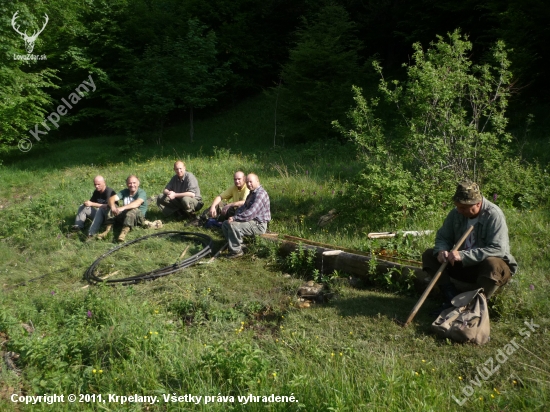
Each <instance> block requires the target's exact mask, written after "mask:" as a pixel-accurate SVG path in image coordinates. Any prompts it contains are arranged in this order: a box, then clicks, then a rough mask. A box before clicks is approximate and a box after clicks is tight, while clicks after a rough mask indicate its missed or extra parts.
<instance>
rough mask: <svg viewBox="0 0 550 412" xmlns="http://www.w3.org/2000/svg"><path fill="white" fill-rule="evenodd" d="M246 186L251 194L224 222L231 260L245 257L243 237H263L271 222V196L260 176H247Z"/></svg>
mask: <svg viewBox="0 0 550 412" xmlns="http://www.w3.org/2000/svg"><path fill="white" fill-rule="evenodd" d="M246 186H247V187H248V189H249V190H250V194H249V195H248V197H247V198H246V200H245V202H244V205H242V206H241V207H240V208H238V209H237V211H236V212H235V216H233V217H230V218H229V219H228V220H226V221H225V222H223V225H222V230H223V235H224V236H225V238H226V239H227V242H228V244H229V253H230V255H229V259H233V258H238V257H240V256H242V255H243V251H242V243H243V236H254V235H261V234H262V233H265V231H266V230H267V223H268V222H269V221H270V220H271V211H270V207H269V196H268V194H267V192H266V191H265V189H264V188H263V187H262V186H261V185H260V181H259V179H258V176H256V175H255V174H253V173H251V174H249V175H248V176H246Z"/></svg>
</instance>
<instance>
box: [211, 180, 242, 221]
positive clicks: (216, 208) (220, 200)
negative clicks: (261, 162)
mask: <svg viewBox="0 0 550 412" xmlns="http://www.w3.org/2000/svg"><path fill="white" fill-rule="evenodd" d="M244 180H245V176H244V173H243V172H241V171H239V172H237V173H235V175H234V176H233V182H234V183H235V184H234V185H232V186H231V187H229V188H228V189H227V190H226V191H224V192H222V193H221V194H220V195H218V196H216V198H215V199H214V202H213V203H212V206H210V207H209V208H208V210H207V211H206V210H205V212H204V213H203V215H204V217H205V218H206V217H207V216H210V217H212V218H215V219H216V218H217V219H218V221H219V222H223V221H224V220H227V219H228V218H230V217H231V216H234V215H235V212H236V211H237V209H238V208H239V207H241V206H242V205H244V201H245V199H246V197H247V196H248V194H249V193H250V190H248V187H246V184H245V181H244ZM229 200H231V203H226V201H229ZM205 220H206V219H205Z"/></svg>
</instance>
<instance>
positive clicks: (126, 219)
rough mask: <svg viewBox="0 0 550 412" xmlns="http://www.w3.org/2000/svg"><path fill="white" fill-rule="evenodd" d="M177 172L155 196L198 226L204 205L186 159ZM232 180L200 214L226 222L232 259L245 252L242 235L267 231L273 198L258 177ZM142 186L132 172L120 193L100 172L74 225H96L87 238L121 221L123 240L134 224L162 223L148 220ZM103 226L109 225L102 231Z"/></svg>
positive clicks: (224, 227)
mask: <svg viewBox="0 0 550 412" xmlns="http://www.w3.org/2000/svg"><path fill="white" fill-rule="evenodd" d="M174 172H175V175H174V176H173V177H172V179H171V180H170V181H169V182H168V184H167V185H166V187H165V188H164V191H163V193H162V194H160V195H158V196H157V198H156V203H157V206H158V208H159V209H160V210H161V211H162V213H163V215H164V216H166V217H169V216H175V217H176V218H179V219H187V220H188V221H189V223H190V224H195V225H196V224H198V222H199V221H200V220H199V216H197V213H198V212H199V211H200V210H201V209H202V207H203V206H204V203H203V202H202V197H201V192H200V188H199V184H198V181H197V178H196V177H195V176H194V175H193V174H192V173H190V172H188V171H187V170H186V168H185V163H183V162H182V161H177V162H176V163H174ZM233 183H234V184H233V185H232V186H230V187H229V188H228V189H227V190H225V191H224V192H222V193H221V194H219V195H218V196H216V198H215V199H214V201H213V202H212V205H211V206H210V207H209V208H208V209H207V210H205V212H204V213H203V215H202V218H203V219H216V221H217V222H219V223H221V224H222V230H223V234H224V236H225V237H226V239H227V241H228V247H229V256H228V258H237V257H240V256H242V255H243V250H242V245H243V237H244V236H253V235H257V234H262V233H265V232H266V230H267V223H268V222H269V221H270V220H271V211H270V202H269V196H268V194H267V192H266V191H265V189H264V188H263V187H262V185H261V184H260V180H259V178H258V176H257V175H255V174H254V173H250V174H249V175H246V176H245V174H244V173H243V172H241V171H238V172H236V173H235V175H234V176H233ZM139 185H140V181H139V179H138V178H137V176H135V175H130V176H128V178H127V179H126V189H123V190H121V191H119V192H118V193H117V192H115V191H114V190H113V189H111V188H110V187H108V186H107V184H106V183H105V179H104V178H103V177H102V176H96V177H95V179H94V186H95V191H94V192H93V194H92V197H91V198H90V200H87V201H85V202H84V203H83V204H82V205H81V206H80V207H79V209H78V212H77V215H76V219H75V223H74V225H73V227H72V229H73V230H74V231H80V230H83V229H84V226H85V222H86V219H88V218H89V219H90V220H92V224H91V226H90V228H89V229H88V239H89V240H91V239H94V238H97V239H105V237H107V235H108V234H109V232H110V231H111V229H112V227H113V225H114V224H115V223H121V224H122V230H121V231H120V234H119V235H118V238H117V241H118V242H124V241H125V240H126V235H127V234H128V232H129V231H130V230H131V228H133V227H136V226H142V227H155V228H158V227H161V226H162V223H161V222H160V221H156V222H150V221H148V220H147V219H146V218H145V215H146V213H147V195H146V193H145V191H144V190H143V189H141V188H140V187H139ZM103 224H105V225H106V228H105V230H104V231H103V232H102V233H99V234H98V232H99V229H100V228H101V226H102V225H103Z"/></svg>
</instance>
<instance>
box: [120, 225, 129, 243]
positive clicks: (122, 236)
mask: <svg viewBox="0 0 550 412" xmlns="http://www.w3.org/2000/svg"><path fill="white" fill-rule="evenodd" d="M129 231H130V226H124V227H123V228H122V231H121V232H120V235H118V239H117V242H118V243H123V242H124V240H125V239H126V235H127V234H128V232H129Z"/></svg>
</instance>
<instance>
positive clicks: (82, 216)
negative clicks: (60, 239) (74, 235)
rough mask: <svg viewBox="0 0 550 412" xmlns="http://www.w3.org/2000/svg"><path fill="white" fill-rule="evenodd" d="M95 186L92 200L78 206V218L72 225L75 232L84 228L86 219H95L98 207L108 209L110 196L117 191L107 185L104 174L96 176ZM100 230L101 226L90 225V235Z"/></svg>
mask: <svg viewBox="0 0 550 412" xmlns="http://www.w3.org/2000/svg"><path fill="white" fill-rule="evenodd" d="M94 186H95V190H94V192H93V193H92V197H91V198H90V200H86V201H85V202H84V203H83V204H81V205H80V207H79V208H78V212H77V213H76V218H75V220H74V225H73V226H72V227H71V230H72V231H73V232H78V231H80V230H82V229H84V223H85V222H86V219H88V218H89V219H90V220H94V218H95V215H96V213H97V210H98V209H104V210H105V209H107V208H108V205H107V202H108V200H109V198H110V197H111V196H112V195H113V194H114V193H115V191H114V190H113V189H111V188H110V187H108V186H107V185H106V183H105V179H104V178H103V176H99V175H98V176H96V177H95V178H94ZM98 230H99V227H95V226H93V225H92V226H90V229H89V231H88V235H89V236H93V235H95V234H96V233H97V231H98Z"/></svg>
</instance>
